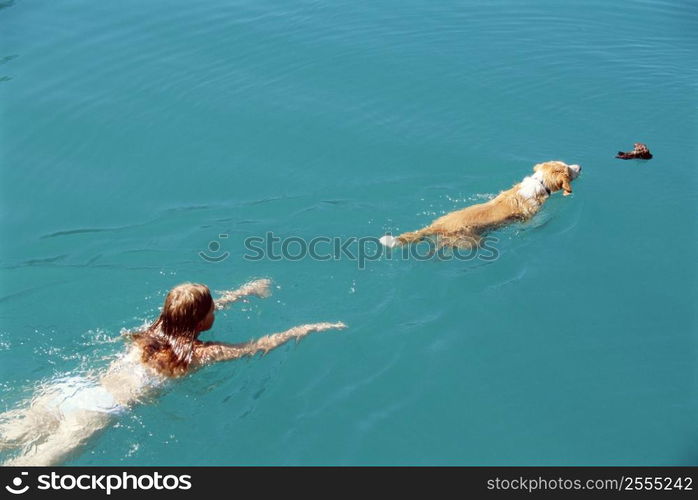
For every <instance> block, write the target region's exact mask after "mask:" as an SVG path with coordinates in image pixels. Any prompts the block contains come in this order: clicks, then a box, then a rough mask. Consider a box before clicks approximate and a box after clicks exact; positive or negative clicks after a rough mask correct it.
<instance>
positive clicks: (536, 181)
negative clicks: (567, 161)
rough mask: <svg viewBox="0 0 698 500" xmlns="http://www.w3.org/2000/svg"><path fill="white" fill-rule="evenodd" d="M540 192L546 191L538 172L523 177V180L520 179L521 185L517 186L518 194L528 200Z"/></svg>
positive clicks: (540, 193) (544, 192)
mask: <svg viewBox="0 0 698 500" xmlns="http://www.w3.org/2000/svg"><path fill="white" fill-rule="evenodd" d="M542 194H547V192H546V190H545V186H544V185H543V179H542V175H539V172H536V173H535V174H533V175H529V176H527V177H524V180H522V181H521V185H520V186H519V195H520V196H522V197H523V198H526V199H527V200H528V199H531V198H535V197H536V196H540V195H542Z"/></svg>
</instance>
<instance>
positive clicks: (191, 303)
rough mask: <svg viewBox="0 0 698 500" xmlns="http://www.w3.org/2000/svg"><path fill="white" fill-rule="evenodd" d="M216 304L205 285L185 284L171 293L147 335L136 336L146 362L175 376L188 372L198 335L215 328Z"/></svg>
mask: <svg viewBox="0 0 698 500" xmlns="http://www.w3.org/2000/svg"><path fill="white" fill-rule="evenodd" d="M214 309H215V307H214V303H213V298H212V297H211V292H210V290H209V289H208V287H207V286H206V285H200V284H197V283H182V284H181V285H177V286H176V287H174V288H173V289H172V290H170V291H169V292H168V294H167V297H166V298H165V304H164V305H163V306H162V312H161V313H160V316H159V317H158V319H157V320H156V321H155V322H154V323H153V324H152V325H150V328H148V331H147V332H145V334H144V335H136V336H135V338H136V340H137V341H138V342H139V343H140V344H141V345H142V347H143V359H144V361H153V362H155V364H156V366H157V367H158V370H159V371H161V372H164V373H167V374H169V375H172V376H179V375H183V374H184V373H186V371H187V368H188V367H189V364H190V363H191V360H192V356H193V354H194V341H195V340H196V337H198V336H199V333H201V332H203V331H205V330H208V329H209V328H211V326H212V325H213V321H214V316H213V311H214Z"/></svg>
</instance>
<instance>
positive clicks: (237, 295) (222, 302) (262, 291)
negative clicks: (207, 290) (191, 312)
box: [214, 278, 271, 310]
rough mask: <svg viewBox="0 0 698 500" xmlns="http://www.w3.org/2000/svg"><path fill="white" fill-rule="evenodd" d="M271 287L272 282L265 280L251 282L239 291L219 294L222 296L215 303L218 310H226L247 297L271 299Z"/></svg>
mask: <svg viewBox="0 0 698 500" xmlns="http://www.w3.org/2000/svg"><path fill="white" fill-rule="evenodd" d="M270 285H271V280H270V279H266V278H264V279H261V280H255V281H250V282H249V283H245V284H244V285H242V286H241V287H240V288H238V289H237V290H227V291H224V292H219V293H220V294H221V296H220V297H218V298H217V299H216V300H215V301H214V303H215V304H216V309H219V310H220V309H224V308H225V307H227V306H228V305H230V304H232V303H233V302H237V301H238V300H240V299H242V298H243V297H247V296H248V295H256V296H257V297H260V298H266V297H269V296H270V295H271V290H269V286H270Z"/></svg>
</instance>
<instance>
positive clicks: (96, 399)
mask: <svg viewBox="0 0 698 500" xmlns="http://www.w3.org/2000/svg"><path fill="white" fill-rule="evenodd" d="M270 284H271V282H270V281H269V280H267V279H262V280H257V281H253V282H250V283H247V284H246V285H244V286H242V287H241V288H239V289H237V290H233V291H227V292H223V293H222V295H221V296H220V297H219V298H218V299H216V300H214V299H213V298H212V296H211V292H210V291H209V289H208V287H206V286H205V285H200V284H193V283H184V284H181V285H178V286H176V287H174V288H173V289H172V290H170V291H169V293H168V294H167V297H166V298H165V304H164V305H163V308H162V312H161V313H160V316H159V317H158V318H157V319H156V320H155V321H154V322H153V323H152V324H151V325H150V326H149V327H147V328H146V329H145V330H143V331H141V332H137V333H135V334H129V335H128V337H129V338H130V339H131V340H132V341H133V342H132V343H131V345H130V346H129V348H128V349H127V350H126V352H125V353H124V354H123V355H122V356H120V357H119V358H118V359H117V360H115V361H114V362H113V363H112V364H111V365H110V366H109V368H108V369H107V370H106V372H105V373H103V374H102V375H101V376H100V377H95V378H94V379H90V378H88V377H84V376H79V377H78V376H73V377H64V378H61V379H58V380H55V381H53V383H51V384H50V385H49V386H48V387H45V388H42V389H40V390H39V391H37V392H38V394H37V395H35V396H34V397H33V398H32V400H31V401H30V402H29V404H28V405H27V406H26V407H24V408H20V409H15V410H10V411H8V412H5V413H4V414H2V415H0V450H3V449H5V450H7V449H17V448H18V449H20V450H21V452H20V453H19V455H18V456H16V457H14V458H12V459H10V460H8V461H6V462H5V463H4V465H54V464H56V463H59V462H62V461H64V460H66V459H67V458H68V457H70V456H71V455H73V454H74V453H75V452H76V451H77V450H78V449H79V448H80V447H81V446H83V445H84V444H85V443H86V441H87V440H88V439H89V438H91V437H92V436H93V435H94V434H95V433H97V432H98V431H100V430H102V429H104V428H105V427H106V426H107V425H109V424H110V423H111V422H112V421H113V419H114V417H115V416H117V415H119V414H121V413H123V412H124V411H126V410H127V409H128V408H129V407H131V406H133V405H135V404H137V403H139V402H142V401H144V400H145V399H147V398H149V397H152V396H153V395H155V394H156V393H157V390H158V389H159V388H161V387H162V385H163V384H164V382H166V381H167V380H171V379H174V378H178V377H182V376H185V375H187V374H189V373H192V372H193V371H195V370H197V369H199V368H202V367H203V366H206V365H209V364H212V363H216V362H218V361H229V360H234V359H239V358H242V357H245V356H254V355H255V354H257V353H259V352H261V353H263V354H266V353H268V352H269V351H271V350H272V349H274V348H276V347H279V346H280V345H282V344H284V343H286V342H288V341H289V340H291V339H296V340H297V341H298V340H300V339H301V338H303V337H305V336H306V335H307V334H309V333H311V332H321V331H324V330H331V329H341V328H345V325H344V324H343V323H313V324H307V325H300V326H296V327H293V328H291V329H290V330H286V331H285V332H282V333H275V334H272V335H266V336H264V337H261V338H259V339H257V340H250V341H248V342H243V343H239V344H228V343H223V342H204V341H201V340H199V338H198V337H199V334H200V333H201V332H204V331H206V330H209V329H210V328H211V326H213V322H214V311H215V310H220V309H223V308H225V307H226V306H228V305H230V304H232V303H234V302H236V301H238V300H240V299H242V298H243V297H247V296H251V295H254V296H257V297H261V298H264V297H268V296H269V294H270V293H269V285H270Z"/></svg>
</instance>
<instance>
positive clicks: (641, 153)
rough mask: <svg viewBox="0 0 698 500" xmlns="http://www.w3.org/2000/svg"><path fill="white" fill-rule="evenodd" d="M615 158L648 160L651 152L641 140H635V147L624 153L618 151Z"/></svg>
mask: <svg viewBox="0 0 698 500" xmlns="http://www.w3.org/2000/svg"><path fill="white" fill-rule="evenodd" d="M616 158H620V159H621V160H634V159H639V160H649V159H650V158H652V153H650V150H649V149H648V148H647V146H645V145H644V144H642V143H641V142H636V143H635V149H633V150H632V151H628V152H627V153H624V152H623V151H618V154H617V155H616Z"/></svg>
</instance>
